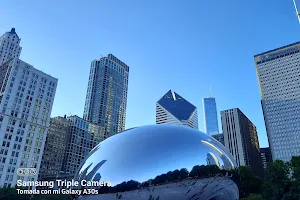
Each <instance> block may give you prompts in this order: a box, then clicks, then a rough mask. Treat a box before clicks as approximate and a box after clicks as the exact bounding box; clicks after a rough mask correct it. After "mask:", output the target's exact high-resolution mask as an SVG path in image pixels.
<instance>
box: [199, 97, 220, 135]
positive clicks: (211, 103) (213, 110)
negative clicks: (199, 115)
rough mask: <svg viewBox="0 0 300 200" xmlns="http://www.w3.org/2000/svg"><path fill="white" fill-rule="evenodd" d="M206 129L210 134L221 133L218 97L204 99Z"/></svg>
mask: <svg viewBox="0 0 300 200" xmlns="http://www.w3.org/2000/svg"><path fill="white" fill-rule="evenodd" d="M202 105H203V118H204V131H205V133H207V134H209V135H211V136H212V135H217V134H219V124H218V114H217V105H216V99H215V98H213V97H209V98H204V99H202Z"/></svg>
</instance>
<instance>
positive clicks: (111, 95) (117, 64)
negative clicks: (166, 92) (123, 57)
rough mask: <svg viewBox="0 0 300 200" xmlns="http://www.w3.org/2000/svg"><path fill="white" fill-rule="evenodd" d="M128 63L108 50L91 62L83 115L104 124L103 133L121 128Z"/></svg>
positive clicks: (107, 135) (122, 124)
mask: <svg viewBox="0 0 300 200" xmlns="http://www.w3.org/2000/svg"><path fill="white" fill-rule="evenodd" d="M128 76H129V67H128V66H127V65H126V64H125V63H123V62H122V61H120V60H119V59H117V58H116V57H115V56H113V55H112V54H109V55H108V56H107V57H102V58H101V59H100V60H94V61H92V64H91V70H90V76H89V82H88V89H87V94H86V100H85V107H84V114H83V119H84V120H87V121H89V122H92V123H94V124H97V125H99V126H101V127H104V128H105V132H106V134H105V137H109V136H111V135H113V134H115V133H118V132H121V131H123V130H124V129H125V119H126V104H127V90H128Z"/></svg>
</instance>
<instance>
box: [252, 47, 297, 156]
mask: <svg viewBox="0 0 300 200" xmlns="http://www.w3.org/2000/svg"><path fill="white" fill-rule="evenodd" d="M299 50H300V42H297V43H294V44H291V45H287V46H284V47H281V48H278V49H274V50H271V51H268V52H265V53H261V54H258V55H256V56H254V60H255V65H256V72H257V77H258V81H259V87H260V95H261V104H262V109H263V114H264V119H265V125H266V130H267V135H268V140H269V145H270V149H271V153H272V157H273V160H278V159H279V160H283V161H290V159H291V158H292V156H299V155H300V52H299Z"/></svg>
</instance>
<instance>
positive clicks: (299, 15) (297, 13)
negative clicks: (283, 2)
mask: <svg viewBox="0 0 300 200" xmlns="http://www.w3.org/2000/svg"><path fill="white" fill-rule="evenodd" d="M293 2H294V6H295V9H296V15H297V17H298V21H299V23H300V14H299V11H298V8H297V4H296V0H293Z"/></svg>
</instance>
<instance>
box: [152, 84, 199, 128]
mask: <svg viewBox="0 0 300 200" xmlns="http://www.w3.org/2000/svg"><path fill="white" fill-rule="evenodd" d="M156 124H174V125H184V126H188V127H191V128H195V129H198V112H197V108H196V107H195V106H194V105H193V104H191V103H190V102H188V101H187V100H185V99H184V98H183V97H181V96H180V95H178V94H177V93H176V92H172V91H171V90H169V91H168V92H167V93H166V94H165V95H164V96H163V97H162V98H161V99H160V100H159V101H158V102H157V103H156Z"/></svg>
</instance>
